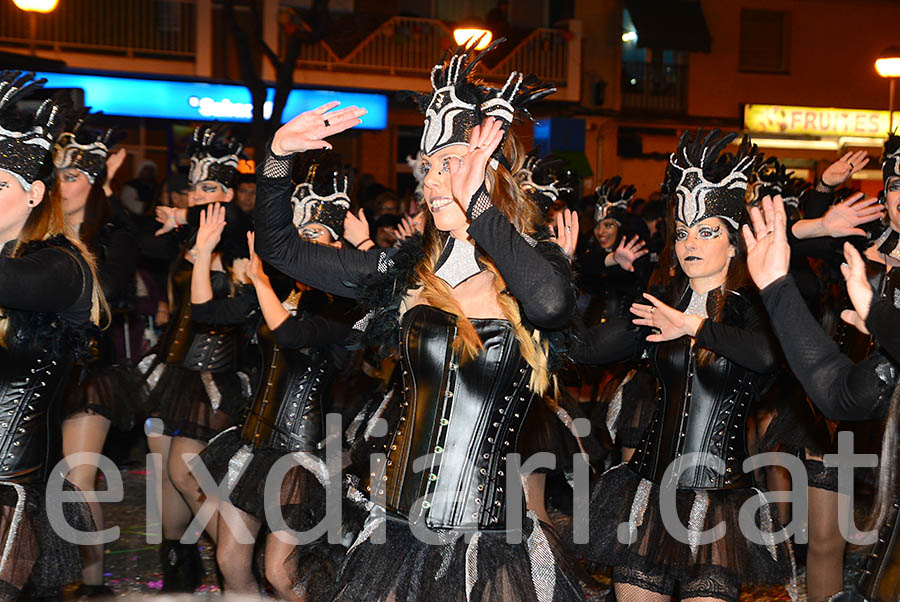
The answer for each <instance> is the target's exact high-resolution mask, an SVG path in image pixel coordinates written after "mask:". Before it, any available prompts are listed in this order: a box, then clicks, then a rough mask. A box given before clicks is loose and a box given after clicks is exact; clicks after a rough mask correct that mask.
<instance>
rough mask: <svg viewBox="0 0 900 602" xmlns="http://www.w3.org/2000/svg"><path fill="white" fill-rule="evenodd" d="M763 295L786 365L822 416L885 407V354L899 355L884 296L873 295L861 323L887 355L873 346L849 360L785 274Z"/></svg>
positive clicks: (894, 315)
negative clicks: (864, 355)
mask: <svg viewBox="0 0 900 602" xmlns="http://www.w3.org/2000/svg"><path fill="white" fill-rule="evenodd" d="M762 298H763V302H764V303H765V306H766V309H767V310H768V312H769V317H770V319H771V321H772V326H773V328H774V330H775V334H776V336H777V337H778V340H779V342H780V343H781V347H782V349H783V351H784V355H785V357H786V358H787V361H788V364H789V365H790V367H791V370H792V371H793V373H794V375H795V376H796V377H797V379H798V380H799V381H800V384H801V385H803V389H804V390H805V391H806V394H807V395H809V398H810V399H811V400H812V401H813V403H815V404H816V407H818V408H819V409H820V410H821V411H822V413H823V414H825V416H827V417H828V418H830V419H832V420H867V419H870V418H876V417H880V416H883V415H884V414H885V413H886V411H887V402H888V401H889V397H890V391H892V390H893V387H894V384H895V382H896V375H894V376H893V377H891V375H890V362H889V359H894V358H900V333H898V331H897V328H896V324H897V321H898V319H900V310H898V309H897V308H895V307H893V305H892V304H891V302H890V301H889V300H888V299H880V298H877V297H876V298H875V299H874V301H873V303H872V307H871V309H870V310H869V316H868V317H867V318H866V328H868V329H869V332H871V333H872V334H873V336H875V338H876V340H877V341H878V343H879V344H880V345H881V346H882V348H883V350H884V351H885V352H886V353H887V354H888V355H889V356H891V358H886V357H885V356H883V355H881V354H880V353H877V352H876V353H873V354H871V355H870V356H869V357H867V358H866V359H864V360H863V361H861V362H859V363H854V362H853V361H852V360H850V358H848V357H847V356H846V355H844V354H843V353H841V351H840V349H839V348H838V346H837V344H836V343H835V342H834V341H833V340H832V338H831V337H830V336H828V334H826V333H825V331H824V330H823V329H822V327H821V326H820V325H819V323H818V322H817V321H816V319H815V318H814V317H813V315H812V314H811V313H810V311H809V310H808V309H807V307H806V305H805V304H804V303H803V300H802V298H801V297H800V292H799V291H798V289H797V285H796V284H795V282H794V280H793V278H792V277H791V276H790V275H789V276H786V277H784V278H781V279H779V280H777V281H776V282H773V283H772V284H770V285H769V286H767V287H766V288H765V289H764V290H763V291H762Z"/></svg>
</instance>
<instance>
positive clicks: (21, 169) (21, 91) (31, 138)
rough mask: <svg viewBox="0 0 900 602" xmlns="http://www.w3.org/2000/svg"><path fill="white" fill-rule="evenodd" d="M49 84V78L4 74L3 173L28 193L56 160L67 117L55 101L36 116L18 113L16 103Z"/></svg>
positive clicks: (0, 98)
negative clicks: (55, 145) (52, 150)
mask: <svg viewBox="0 0 900 602" xmlns="http://www.w3.org/2000/svg"><path fill="white" fill-rule="evenodd" d="M45 83H47V80H46V79H43V78H41V79H34V73H26V74H24V75H23V74H22V72H21V71H2V72H0V170H3V171H5V172H7V173H9V174H11V175H12V176H13V177H15V178H16V180H18V181H19V183H20V184H21V185H22V188H24V189H25V190H31V185H32V184H34V182H35V181H36V180H38V179H40V177H41V171H42V170H43V169H44V168H45V166H46V165H47V164H48V162H49V161H52V157H51V154H50V148H51V147H52V146H53V141H54V140H55V139H56V135H57V133H58V132H59V128H60V127H61V125H62V120H63V116H62V114H61V111H60V107H59V106H58V105H57V104H56V103H55V102H54V101H53V100H49V99H48V100H45V101H44V102H43V103H42V104H41V105H40V107H39V108H38V110H37V111H36V112H35V113H34V115H33V116H28V115H25V114H24V113H22V112H20V111H18V110H17V109H16V107H15V104H16V102H18V101H20V100H22V99H23V98H26V97H27V96H29V95H30V94H33V93H34V92H36V91H37V90H39V89H41V88H42V87H43V86H44V84H45Z"/></svg>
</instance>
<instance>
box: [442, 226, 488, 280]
mask: <svg viewBox="0 0 900 602" xmlns="http://www.w3.org/2000/svg"><path fill="white" fill-rule="evenodd" d="M447 244H448V245H451V247H450V254H449V255H448V256H447V259H445V260H444V263H442V264H441V266H440V267H439V268H438V269H437V270H435V272H434V275H435V276H437V277H438V278H440V279H441V280H443V281H444V282H446V283H447V284H449V285H450V288H456V287H457V286H459V285H460V284H462V283H463V282H465V281H466V280H468V279H469V278H471V277H472V276H475V275H476V274H479V273H481V270H482V267H481V264H479V263H478V260H477V259H475V245H473V244H470V243H467V242H462V241H460V240H458V239H456V238H454V237H452V236H451V237H450V240H449V241H448V242H447Z"/></svg>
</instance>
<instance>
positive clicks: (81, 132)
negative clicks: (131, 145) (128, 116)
mask: <svg viewBox="0 0 900 602" xmlns="http://www.w3.org/2000/svg"><path fill="white" fill-rule="evenodd" d="M90 110H91V108H90V107H83V108H81V109H79V110H77V111H75V112H74V113H73V114H72V115H71V116H70V117H69V119H68V120H67V123H66V128H65V132H63V134H62V135H61V136H60V137H59V140H57V142H56V145H55V146H54V149H53V162H54V163H55V164H56V168H57V169H59V170H62V169H77V170H78V171H80V172H82V173H83V174H84V175H85V177H87V179H88V181H89V182H90V183H91V184H93V183H94V182H96V181H97V178H100V177H101V176H104V175H105V174H106V159H107V157H109V149H110V148H112V146H113V145H114V144H115V143H116V142H118V141H119V140H121V139H122V138H123V137H124V135H123V133H122V132H120V131H117V130H116V129H115V128H109V129H105V130H103V129H92V128H89V127H86V126H85V122H86V121H87V120H88V119H89V116H90V115H89V114H90Z"/></svg>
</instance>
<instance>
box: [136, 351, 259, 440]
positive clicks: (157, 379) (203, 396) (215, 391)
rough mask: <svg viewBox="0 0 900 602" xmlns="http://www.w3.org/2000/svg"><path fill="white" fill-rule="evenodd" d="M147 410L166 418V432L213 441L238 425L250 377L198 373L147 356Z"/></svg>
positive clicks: (144, 367) (143, 366)
mask: <svg viewBox="0 0 900 602" xmlns="http://www.w3.org/2000/svg"><path fill="white" fill-rule="evenodd" d="M138 368H139V370H140V371H141V373H142V374H143V375H144V378H145V379H146V383H147V387H148V388H149V394H148V395H147V404H146V405H147V413H148V415H151V416H158V417H159V418H161V419H162V421H163V423H164V425H165V430H164V434H165V435H168V436H170V437H187V438H189V439H197V440H199V441H209V440H210V439H212V438H213V437H215V436H216V435H217V434H219V433H221V432H222V431H224V430H225V429H227V428H230V427H232V426H234V425H235V424H237V423H238V422H239V420H240V418H241V414H242V412H243V410H244V408H245V406H246V405H247V399H248V397H249V394H250V392H249V390H248V389H249V379H248V378H247V377H246V376H245V375H243V374H242V373H240V372H233V371H229V372H215V373H213V372H194V371H191V370H186V369H184V368H182V367H180V366H176V365H173V364H166V363H165V362H162V361H160V360H159V359H158V358H157V357H156V356H154V355H148V356H147V357H145V358H144V359H143V360H142V361H141V363H140V365H139V367H138Z"/></svg>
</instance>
